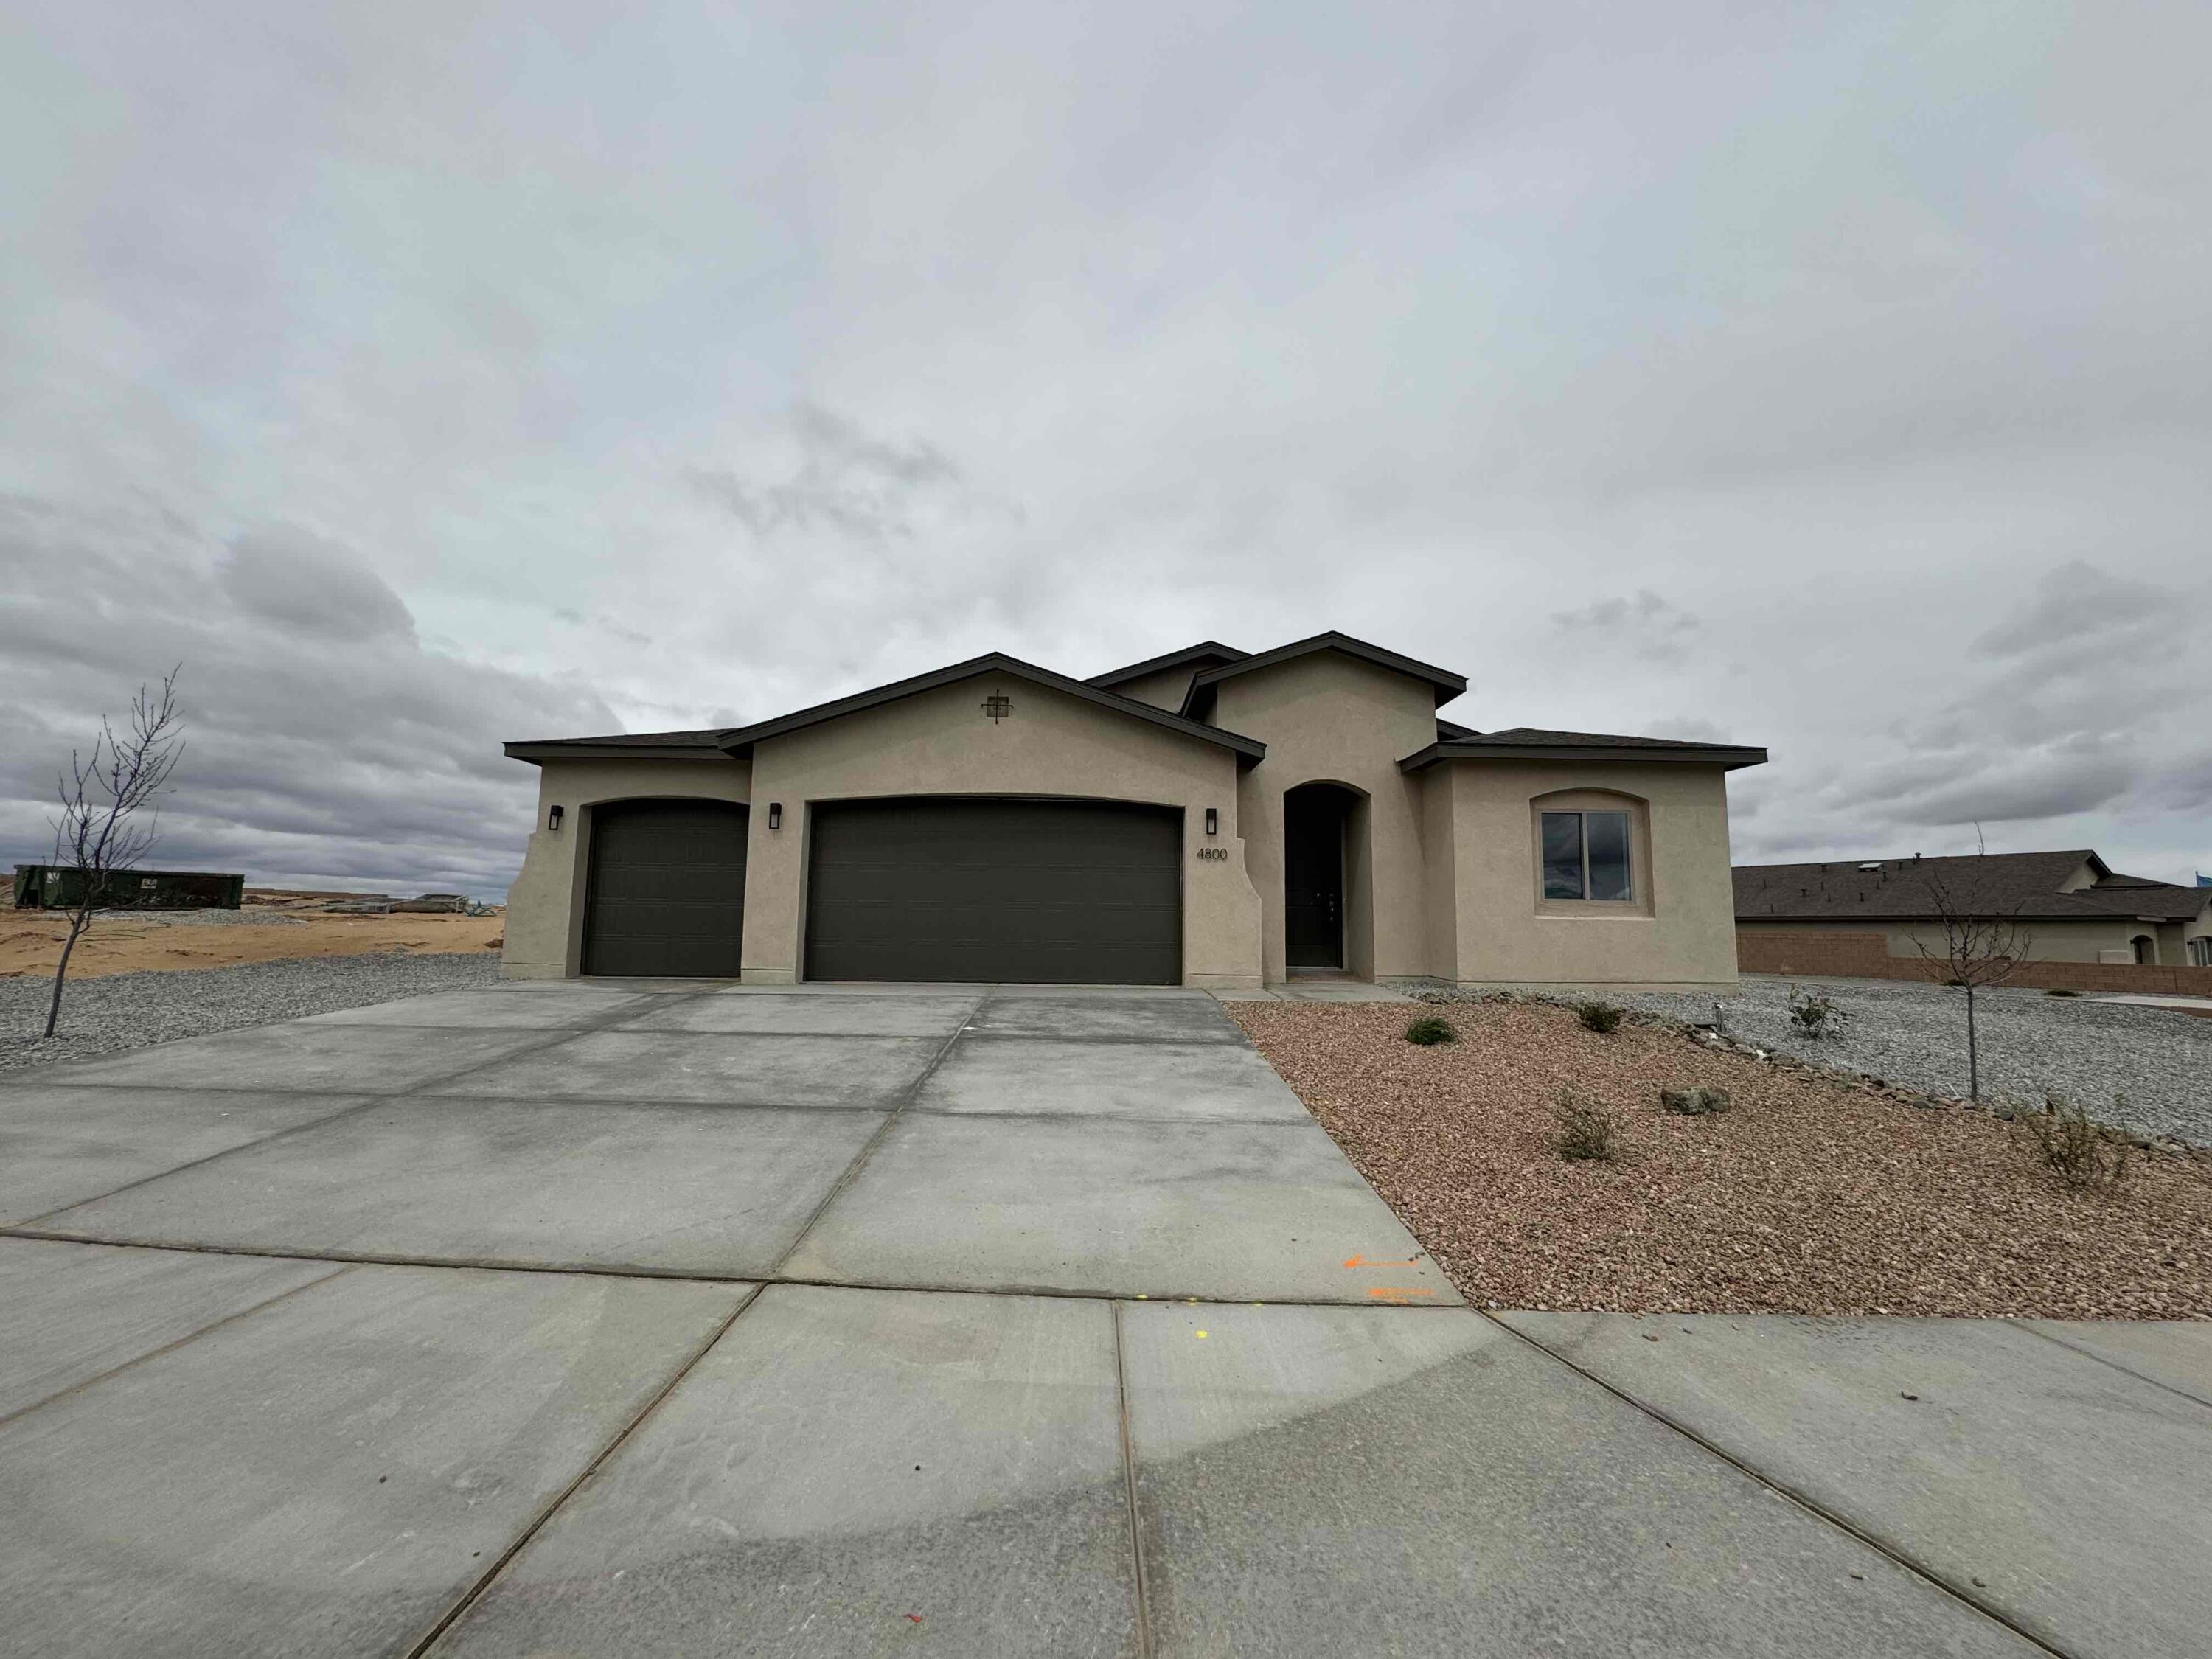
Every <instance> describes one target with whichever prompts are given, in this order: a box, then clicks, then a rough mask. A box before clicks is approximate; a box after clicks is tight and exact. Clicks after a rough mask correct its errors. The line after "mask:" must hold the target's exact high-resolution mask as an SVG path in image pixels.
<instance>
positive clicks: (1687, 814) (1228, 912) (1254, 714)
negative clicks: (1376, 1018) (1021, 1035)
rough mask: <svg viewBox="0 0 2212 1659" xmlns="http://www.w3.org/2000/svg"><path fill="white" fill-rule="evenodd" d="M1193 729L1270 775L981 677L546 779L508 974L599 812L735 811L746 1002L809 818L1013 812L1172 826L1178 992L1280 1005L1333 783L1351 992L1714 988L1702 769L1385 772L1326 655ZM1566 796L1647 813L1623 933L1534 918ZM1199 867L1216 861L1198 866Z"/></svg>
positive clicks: (579, 888)
mask: <svg viewBox="0 0 2212 1659" xmlns="http://www.w3.org/2000/svg"><path fill="white" fill-rule="evenodd" d="M1177 673H1179V674H1180V673H1182V671H1177ZM1156 689H1158V688H1156ZM993 690H1003V691H1004V692H1006V694H1007V696H1009V697H1011V698H1012V702H1013V711H1012V715H1011V716H1010V717H1009V718H1007V719H1006V720H1003V721H1000V722H997V723H994V722H993V721H991V720H987V719H986V718H985V717H984V714H983V712H982V709H981V702H982V699H983V698H984V696H986V695H987V694H988V693H989V692H991V691H993ZM1176 696H1177V700H1178V701H1179V699H1180V693H1179V692H1178V693H1177V694H1176ZM1214 720H1215V723H1216V724H1217V725H1218V726H1222V727H1224V728H1225V729H1227V730H1230V731H1235V732H1243V733H1245V734H1247V735H1249V736H1251V737H1255V738H1260V739H1261V740H1262V741H1264V742H1265V743H1267V745H1268V753H1267V758H1266V759H1265V760H1264V761H1262V762H1261V763H1258V764H1257V765H1252V766H1245V767H1243V768H1241V769H1240V766H1239V763H1238V760H1237V756H1236V755H1235V754H1234V753H1233V752H1231V750H1226V749H1224V748H1222V747H1220V746H1219V745H1218V744H1212V743H1208V742H1206V741H1205V740H1204V739H1202V738H1193V737H1188V736H1184V735H1182V734H1180V733H1177V732H1170V731H1167V730H1164V729H1163V728H1159V727H1156V726H1151V725H1148V724H1146V723H1145V722H1142V721H1140V720H1135V719H1133V718H1130V717H1128V716H1127V715H1124V714H1116V713H1114V712H1111V711H1109V710H1107V709H1103V708H1099V707H1098V706H1097V705H1096V704H1093V703H1090V702H1085V701H1084V700H1083V699H1081V698H1079V697H1075V696H1069V695H1067V694H1066V693H1064V692H1061V691H1058V690H1053V689H1051V688H1048V687H1045V686H1041V685H1038V684H1036V683H1035V682H1033V681H1030V680H1026V679H1022V678H1018V677H1012V676H998V675H990V674H984V675H978V676H975V677H973V678H969V679H968V680H964V681H962V682H960V683H958V684H954V685H950V686H944V687H939V688H938V689H936V690H932V691H928V692H924V693H921V694H919V695H917V696H911V697H907V698H903V699H902V700H900V701H898V702H891V703H887V704H884V705H883V706H881V707H879V708H872V709H869V710H866V711H864V712H861V713H859V714H851V715H848V716H845V717H843V718H842V719H839V720H831V721H828V722H825V723H823V725H820V726H811V727H808V728H806V729H805V730H803V731H799V732H792V733H790V734H788V735H787V736H785V737H781V738H769V739H767V740H765V741H763V742H762V743H761V744H758V745H757V748H756V750H755V752H754V755H753V757H752V760H751V762H750V764H748V763H745V762H742V761H732V760H713V761H677V760H671V759H666V758H651V757H646V758H638V759H600V760H573V761H552V762H548V763H545V764H544V766H543V767H542V768H541V770H540V781H539V790H538V809H537V818H536V825H537V827H536V829H534V831H533V833H532V836H531V837H530V843H529V851H528V854H527V856H526V859H525V861H524V864H523V869H522V873H521V875H520V877H519V878H518V879H517V880H516V882H515V884H514V886H513V889H511V890H510V891H509V893H508V896H507V903H508V910H507V939H506V945H505V950H504V957H503V971H504V972H506V973H507V975H510V976H513V977H553V976H559V975H571V974H574V973H575V972H577V971H578V969H579V966H580V957H581V941H582V921H583V899H584V885H585V878H586V870H587V867H588V856H589V851H590V836H591V819H592V813H591V808H592V806H593V805H595V804H597V803H599V802H602V801H606V800H613V799H630V798H635V797H643V796H688V797H694V798H706V799H719V800H733V801H749V802H750V803H751V804H752V805H753V809H754V810H753V812H752V815H751V821H750V829H749V832H748V833H749V836H750V840H749V842H748V854H747V868H746V892H745V923H744V945H743V969H744V977H745V978H746V979H747V980H748V981H751V982H755V983H763V984H782V983H789V982H791V981H793V980H794V979H796V978H798V977H799V975H801V974H802V973H803V971H804V964H803V962H802V959H801V958H802V951H803V945H804V933H805V866H806V848H807V839H808V827H809V810H810V808H811V805H813V804H815V803H817V802H820V801H824V800H836V799H860V798H866V797H872V796H884V795H902V794H915V795H934V794H1012V795H1024V794H1028V795H1064V796H1077V797H1090V798H1093V799H1109V800H1126V801H1139V802H1146V803H1150V804H1154V805H1165V806H1172V807H1176V808H1180V809H1181V810H1182V812H1183V815H1184V817H1183V826H1184V828H1183V835H1184V854H1185V856H1184V860H1183V866H1182V893H1183V915H1182V928H1183V968H1184V980H1185V982H1186V983H1188V984H1192V985H1200V986H1208V987H1216V988H1237V987H1249V986H1253V985H1255V984H1257V983H1259V982H1260V981H1261V978H1262V976H1263V975H1264V976H1265V978H1266V979H1267V980H1270V981H1279V980H1281V979H1282V978H1284V977H1285V971H1284V960H1283V958H1284V940H1283V796H1284V793H1285V792H1286V791H1287V790H1289V789H1291V788H1293V787H1297V785H1299V784H1303V783H1309V782H1328V783H1336V784H1340V785H1343V786H1346V787H1348V788H1349V789H1351V790H1352V792H1353V793H1354V795H1355V798H1356V799H1357V802H1358V805H1357V806H1356V807H1355V810H1354V812H1353V815H1352V822H1351V823H1350V825H1349V826H1348V835H1347V842H1348V847H1347V859H1346V865H1347V869H1346V909H1347V916H1346V957H1347V961H1346V965H1347V967H1348V968H1349V969H1350V970H1351V971H1352V972H1353V973H1356V974H1359V975H1368V976H1372V977H1377V978H1386V979H1388V978H1412V977H1422V976H1431V975H1433V976H1435V977H1438V978H1443V979H1454V980H1459V981H1464V982H1468V983H1505V984H1558V985H1578V984H1588V985H1615V986H1623V987H1625V986H1628V985H1686V986H1698V987H1704V986H1727V985H1730V984H1733V983H1734V982H1735V926H1734V914H1733V912H1734V905H1733V896H1732V894H1731V891H1730V887H1729V844H1728V805H1727V794H1726V783H1725V777H1724V775H1723V773H1721V772H1720V771H1719V770H1718V769H1713V768H1705V767H1684V766H1662V765H1645V764H1634V765H1627V764H1624V765H1584V764H1579V763H1565V762H1529V763H1496V762H1489V761H1481V762H1466V761H1462V762H1446V763H1442V764H1440V765H1437V766H1433V767H1431V768H1428V769H1425V770H1424V771H1422V772H1419V773H1416V774H1412V775H1407V774H1405V773H1401V771H1400V770H1399V769H1398V765H1397V763H1398V760H1399V759H1400V757H1402V756H1405V755H1407V754H1411V753H1413V752H1414V751H1415V750H1419V749H1422V748H1425V747H1426V746H1427V745H1428V744H1430V743H1431V742H1433V741H1434V738H1435V730H1436V727H1435V708H1434V702H1433V693H1432V691H1431V689H1430V688H1429V687H1428V686H1427V685H1426V684H1425V683H1423V682H1420V681H1418V680H1413V679H1409V678H1404V677H1402V676H1400V675H1397V674H1395V673H1392V672H1390V671H1388V670H1385V669H1382V668H1379V667H1376V666H1375V665H1370V664H1368V663H1365V662H1363V661H1360V660H1358V659H1353V658H1350V657H1344V656H1338V655H1334V654H1332V653H1316V654H1314V655H1311V656H1308V657H1304V658H1297V659H1292V660H1291V661H1289V662H1285V663H1281V664H1278V665H1275V666H1273V667H1272V668H1267V669H1260V670H1255V671H1252V672H1251V673H1249V674H1240V675H1236V676H1233V677H1231V678H1230V679H1228V680H1225V681H1223V682H1222V683H1221V684H1220V686H1219V688H1218V696H1217V705H1216V708H1215V710H1214ZM1567 789H1573V790H1611V791H1615V792H1619V793H1622V794H1626V795H1628V796H1632V797H1634V798H1636V799H1637V800H1638V801H1639V802H1643V803H1645V804H1647V805H1646V806H1644V807H1643V808H1639V809H1638V810H1639V811H1641V812H1642V813H1643V821H1644V831H1643V833H1644V835H1645V836H1648V841H1646V840H1640V841H1639V843H1638V848H1639V858H1638V865H1639V867H1638V871H1637V876H1636V878H1637V882H1638V888H1639V900H1638V904H1636V905H1633V906H1630V907H1626V911H1615V910H1612V909H1609V908H1607V909H1603V910H1599V909H1597V908H1592V910H1591V911H1590V912H1589V913H1587V914H1583V915H1559V914H1545V913H1544V912H1545V911H1546V910H1547V909H1553V908H1556V907H1547V906H1544V905H1542V904H1541V903H1540V902H1539V900H1538V896H1537V858H1536V848H1535V841H1534V817H1533V813H1534V807H1533V806H1532V803H1533V802H1534V800H1535V799H1536V798H1537V797H1539V796H1544V795H1549V794H1552V793H1555V792H1558V791H1561V790H1567ZM770 801H777V802H781V805H782V806H783V826H782V828H781V829H777V830H771V829H769V827H768V817H769V814H768V811H767V810H766V809H767V804H768V803H769V802H770ZM556 802H557V803H559V804H560V805H562V806H564V807H565V808H566V809H567V813H568V817H567V822H566V823H564V825H563V827H562V829H561V830H560V831H558V832H550V831H548V830H546V829H544V822H545V816H546V811H547V809H548V808H549V807H550V806H551V805H554V804H555V803H556ZM1207 807H1212V808H1214V809H1216V810H1217V811H1218V812H1219V814H1220V827H1219V833H1218V835H1217V836H1212V837H1210V838H1209V837H1208V836H1206V833H1205V815H1206V808H1207ZM1201 849H1204V850H1212V851H1220V852H1224V853H1225V854H1227V856H1226V857H1225V858H1220V859H1206V860H1201V859H1200V857H1199V856H1198V854H1199V853H1200V850H1201ZM1646 900H1648V903H1647V902H1645V901H1646ZM2090 959H2092V960H2093V959H2094V957H2093V952H2092V955H2091V957H2090Z"/></svg>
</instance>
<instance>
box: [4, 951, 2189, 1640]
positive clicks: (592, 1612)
mask: <svg viewBox="0 0 2212 1659" xmlns="http://www.w3.org/2000/svg"><path fill="white" fill-rule="evenodd" d="M0 1221H5V1222H8V1223H10V1224H13V1225H9V1226H6V1227H4V1228H0V1329H4V1330H6V1331H7V1333H8V1334H9V1340H8V1341H7V1342H6V1343H5V1344H0V1489H4V1490H6V1491H7V1492H9V1493H10V1494H11V1500H12V1501H11V1502H10V1504H8V1505H6V1506H0V1597H4V1601H5V1603H6V1605H7V1606H8V1607H9V1611H10V1614H11V1618H10V1620H9V1625H8V1626H7V1630H8V1636H7V1638H6V1641H5V1643H4V1644H0V1645H4V1646H7V1647H8V1648H9V1650H17V1649H20V1650H21V1651H24V1652H27V1653H28V1652H35V1653H38V1654H40V1655H42V1656H45V1655H72V1654H83V1655H100V1656H107V1655H128V1654H139V1653H143V1654H149V1655H151V1654H161V1655H163V1656H180V1655H181V1656H189V1655H197V1654H208V1655H214V1654H224V1655H230V1654H237V1653H246V1652H266V1651H284V1652H288V1653H300V1654H330V1655H340V1654H372V1653H374V1654H404V1655H414V1654H421V1653H426V1652H431V1651H435V1652H437V1653H439V1654H466V1655H495V1654H511V1655H525V1654H542V1653H545V1652H549V1651H561V1652H565V1653H578V1654H604V1655H641V1656H642V1655H653V1656H659V1655H680V1654H692V1653H699V1654H705V1653H715V1654H726V1653H732V1652H742V1653H761V1654H794V1655H823V1656H830V1655H840V1656H842V1655H848V1654H860V1655H866V1654H879V1653H881V1654H888V1653H893V1652H899V1653H904V1652H936V1653H944V1654H947V1655H991V1654H1053V1655H1060V1654H1097V1655H1132V1656H1138V1655H1150V1656H1183V1655H1198V1654H1236V1655H1245V1654H1257V1655H1278V1654H1279V1655H1305V1654H1312V1655H1330V1656H1337V1655H1345V1654H1364V1653H1370V1652H1372V1653H1384V1652H1395V1653H1406V1654H1430V1653H1436V1654H1496V1655H1501V1656H1503V1655H1516V1656H1518V1655H1523V1654H1528V1653H1532V1652H1560V1653H1583V1652H1600V1651H1603V1652H1608V1653H1610V1652H1620V1651H1634V1652H1638V1653H1653V1654H1675V1653H1679V1654H1683V1655H1690V1654H1699V1655H1704V1654H1738V1653H1740V1654H1745V1655H1750V1654H1760V1655H1765V1654H1773V1653H1804V1654H1821V1655H1830V1654H1860V1653H1863V1654H1868V1655H1874V1654H1883V1655H1889V1654H1898V1653H1903V1654H1923V1653H1924V1654H1931V1655H1932V1654H1946V1655H1958V1654H1975V1655H1978V1654H2033V1653H2036V1652H2039V1651H2044V1652H2048V1651H2058V1652H2063V1653H2067V1654H2080V1655H2085V1656H2086V1655H2093V1654H2095V1655H2103V1654H2112V1655H2119V1654H2129V1655H2146V1654H2148V1655H2156V1654H2165V1653H2172V1654H2181V1653H2192V1652H2196V1651H2198V1650H2200V1646H2199V1644H2197V1634H2198V1632H2201V1631H2202V1630H2203V1628H2205V1627H2206V1625H2207V1623H2208V1620H2212V1604H2208V1601H2207V1595H2208V1591H2207V1589H2206V1588H2205V1584H2204V1582H2203V1581H2204V1575H2203V1572H2202V1571H2201V1568H2202V1565H2203V1561H2204V1560H2205V1559H2212V1522H2208V1519H2207V1507H2206V1505H2205V1504H2203V1499H2202V1493H2203V1492H2205V1491H2207V1490H2212V1326H2187V1327H2182V1326H2170V1327H2142V1326H2134V1327H2087V1328H2077V1327H2048V1328H2045V1327H2027V1326H2017V1325H2008V1324H2004V1323H1980V1322H1881V1321H1794V1320H1769V1321H1758V1320H1742V1319H1728V1320H1720V1319H1674V1318H1659V1319H1644V1320H1640V1321H1639V1320H1631V1319H1626V1318H1619V1317H1597V1316H1573V1315H1559V1316H1544V1315H1510V1316H1503V1317H1501V1318H1492V1317H1488V1316H1482V1315H1479V1314H1476V1313H1474V1312H1473V1311H1471V1310H1467V1309H1465V1308H1464V1307H1462V1306H1461V1305H1459V1302H1458V1298H1457V1297H1456V1295H1455V1293H1454V1292H1453V1291H1452V1290H1451V1288H1450V1286H1449V1284H1448V1283H1446V1282H1445V1281H1444V1279H1443V1276H1442V1275H1441V1273H1438V1272H1437V1270H1436V1268H1435V1267H1434V1266H1433V1264H1431V1263H1430V1262H1428V1261H1425V1259H1424V1258H1423V1257H1422V1256H1421V1255H1420V1254H1419V1250H1418V1249H1417V1247H1415V1246H1414V1245H1413V1242H1412V1240H1411V1239H1410V1238H1409V1237H1407V1235H1406V1233H1405V1232H1404V1230H1403V1229H1402V1228H1401V1226H1400V1225H1398V1223H1397V1222H1396V1220H1395V1218H1394V1217H1392V1216H1391V1215H1390V1214H1389V1211H1388V1210H1387V1209H1385V1208H1384V1207H1383V1206H1382V1204H1381V1203H1380V1201H1379V1200H1376V1198H1375V1196H1374V1194H1372V1192H1371V1191H1370V1190H1369V1189H1368V1188H1367V1187H1366V1186H1365V1184H1364V1182H1361V1181H1360V1180H1359V1178H1358V1176H1357V1174H1356V1173H1355V1172H1353V1171H1352V1169H1351V1166H1350V1165H1349V1164H1347V1163H1346V1161H1345V1160H1344V1158H1342V1156H1341V1154H1340V1152H1338V1151H1337V1149H1336V1148H1335V1146H1334V1144H1333V1143H1331V1142H1330V1141H1329V1140H1328V1138H1327V1137H1326V1136H1325V1135H1324V1134H1322V1132H1321V1131H1320V1129H1319V1128H1318V1127H1316V1125H1314V1123H1313V1122H1312V1121H1311V1120H1310V1117H1309V1116H1308V1115H1306V1113H1305V1112H1304V1109H1303V1107H1302V1106H1301V1105H1300V1104H1299V1103H1298V1102H1297V1099H1296V1097H1294V1096H1292V1095H1291V1093H1290V1091H1288V1090H1287V1089H1286V1088H1285V1086H1284V1085H1283V1084H1282V1083H1281V1081H1280V1080H1279V1079H1277V1078H1276V1077H1275V1076H1274V1074H1273V1072H1272V1071H1270V1070H1269V1069H1268V1068H1267V1066H1266V1065H1265V1064H1264V1062H1262V1061H1261V1060H1259V1057H1258V1056H1257V1055H1256V1054H1255V1053H1254V1052H1253V1051H1252V1050H1251V1049H1250V1048H1249V1046H1247V1045H1246V1044H1245V1043H1244V1042H1243V1038H1242V1036H1241V1034H1240V1033H1239V1032H1238V1031H1237V1028H1236V1026H1235V1025H1234V1024H1233V1023H1232V1022H1231V1021H1230V1020H1229V1019H1228V1018H1226V1017H1225V1014H1224V1013H1223V1012H1222V1010H1221V1009H1220V1007H1219V1006H1218V1005H1217V1004H1216V1003H1215V1002H1214V1000H1212V999H1211V998H1209V997H1207V996H1205V995H1203V994H1196V993H1189V992H1182V991H1176V990H1139V989H1127V990H1096V989H1091V988H1070V987H944V986H927V987H799V988H796V989H785V990H780V991H752V990H745V989H739V988H737V987H701V986H699V985H697V984H693V983H685V982H672V983H609V982H598V983H592V984H586V985H573V984H550V985H549V984H535V985H513V986H502V987H497V988H495V989H489V990H478V991H468V992H459V993H453V994H446V995H441V996H435V997H427V998H417V999H413V1000H410V1001H407V1002H400V1003H392V1004H386V1005H381V1006H376V1007H373V1008H364V1009H356V1010H350V1011H347V1012H344V1013H342V1014H336V1015H329V1016H324V1017H321V1018H318V1019H315V1020H310V1021H301V1022H295V1023H294V1024H290V1025H286V1026H275V1027H267V1028H262V1029H259V1030H249V1031H240V1032H233V1033H228V1034H226V1035H225V1036H220V1037H213V1038H206V1039H196V1040H193V1041H191V1042H182V1043H175V1044H170V1045H167V1046H165V1047H163V1048H155V1049H147V1050H142V1051H137V1052H135V1053H132V1054H123V1055H116V1056H111V1057H106V1058H104V1059H101V1060H94V1061H90V1062H86V1063H83V1064H81V1065H76V1066H59V1067H54V1068H51V1069H47V1070H44V1071H42V1072H41V1073H39V1074H38V1075H37V1078H36V1079H35V1081H30V1080H25V1081H20V1082H15V1083H11V1084H9V1085H0Z"/></svg>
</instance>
